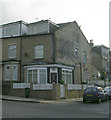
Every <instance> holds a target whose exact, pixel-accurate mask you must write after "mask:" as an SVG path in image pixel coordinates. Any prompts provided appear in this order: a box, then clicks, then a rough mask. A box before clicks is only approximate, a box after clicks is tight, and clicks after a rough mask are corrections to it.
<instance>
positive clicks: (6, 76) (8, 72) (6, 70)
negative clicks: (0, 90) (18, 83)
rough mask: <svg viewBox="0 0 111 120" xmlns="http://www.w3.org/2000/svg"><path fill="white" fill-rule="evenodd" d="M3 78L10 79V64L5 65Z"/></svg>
mask: <svg viewBox="0 0 111 120" xmlns="http://www.w3.org/2000/svg"><path fill="white" fill-rule="evenodd" d="M5 79H6V80H10V66H6V67H5Z"/></svg>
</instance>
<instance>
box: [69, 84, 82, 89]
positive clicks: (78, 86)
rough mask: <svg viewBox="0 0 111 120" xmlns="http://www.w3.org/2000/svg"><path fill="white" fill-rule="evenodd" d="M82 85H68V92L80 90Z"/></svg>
mask: <svg viewBox="0 0 111 120" xmlns="http://www.w3.org/2000/svg"><path fill="white" fill-rule="evenodd" d="M81 89H82V85H79V84H68V90H81Z"/></svg>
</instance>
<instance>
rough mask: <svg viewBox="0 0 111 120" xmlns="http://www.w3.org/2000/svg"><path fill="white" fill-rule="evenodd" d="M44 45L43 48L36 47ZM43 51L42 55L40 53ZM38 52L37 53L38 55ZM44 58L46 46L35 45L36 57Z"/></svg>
mask: <svg viewBox="0 0 111 120" xmlns="http://www.w3.org/2000/svg"><path fill="white" fill-rule="evenodd" d="M40 46H42V48H41V49H40V48H36V47H40ZM41 51H42V55H40V54H39V52H41ZM36 52H37V55H36ZM43 58H44V46H43V45H34V59H43Z"/></svg>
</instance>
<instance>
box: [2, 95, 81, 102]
mask: <svg viewBox="0 0 111 120" xmlns="http://www.w3.org/2000/svg"><path fill="white" fill-rule="evenodd" d="M0 99H1V100H8V101H18V102H32V103H44V104H61V103H73V102H79V101H82V100H83V99H82V98H71V99H60V100H43V99H38V98H25V97H18V96H9V95H0Z"/></svg>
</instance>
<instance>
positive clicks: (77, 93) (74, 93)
mask: <svg viewBox="0 0 111 120" xmlns="http://www.w3.org/2000/svg"><path fill="white" fill-rule="evenodd" d="M82 96H83V90H66V99H70V98H79V97H82Z"/></svg>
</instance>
